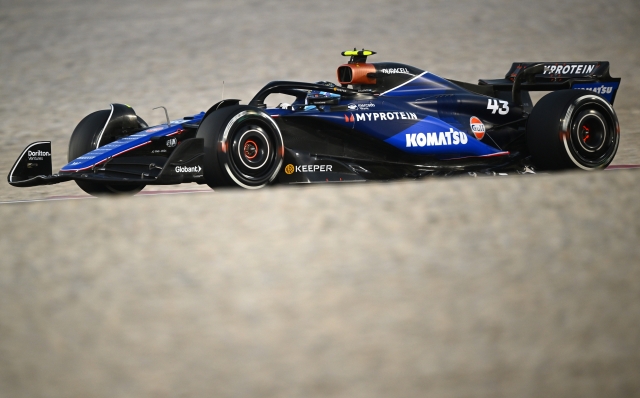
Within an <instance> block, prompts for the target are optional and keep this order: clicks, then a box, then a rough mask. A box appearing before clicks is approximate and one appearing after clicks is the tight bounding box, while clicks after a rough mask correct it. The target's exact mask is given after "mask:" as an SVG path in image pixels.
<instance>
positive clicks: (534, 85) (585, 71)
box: [478, 61, 621, 104]
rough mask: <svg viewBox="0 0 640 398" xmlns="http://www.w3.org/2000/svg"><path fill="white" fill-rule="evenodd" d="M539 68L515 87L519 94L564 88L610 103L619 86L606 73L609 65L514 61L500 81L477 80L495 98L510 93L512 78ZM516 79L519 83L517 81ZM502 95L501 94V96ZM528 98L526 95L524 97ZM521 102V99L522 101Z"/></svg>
mask: <svg viewBox="0 0 640 398" xmlns="http://www.w3.org/2000/svg"><path fill="white" fill-rule="evenodd" d="M537 65H540V66H542V67H540V68H537V72H538V73H535V74H532V75H530V76H527V77H526V80H524V81H522V82H521V83H520V86H519V90H522V91H523V93H522V94H523V96H524V95H525V94H526V93H524V92H525V91H556V90H566V89H578V90H589V91H593V92H595V93H598V94H600V95H601V96H603V97H604V98H605V99H606V100H607V101H608V102H609V103H610V104H613V101H614V100H615V98H616V93H617V91H618V88H619V86H620V80H621V79H620V78H619V77H611V75H610V74H609V62H607V61H597V62H514V63H513V64H512V65H511V69H509V72H507V74H506V75H505V77H504V79H493V80H485V79H481V80H479V81H478V84H479V85H480V86H489V87H491V88H493V90H494V91H495V93H496V96H499V97H502V96H504V92H510V91H512V90H513V85H514V82H516V77H517V76H518V75H519V74H520V73H521V72H523V71H524V70H526V69H527V68H532V67H534V66H537ZM518 80H521V79H520V78H519V79H518ZM501 94H502V95H501ZM526 96H527V97H528V94H526ZM523 99H524V98H523Z"/></svg>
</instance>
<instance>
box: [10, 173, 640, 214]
mask: <svg viewBox="0 0 640 398" xmlns="http://www.w3.org/2000/svg"><path fill="white" fill-rule="evenodd" d="M625 169H640V164H619V165H613V166H609V167H607V170H625ZM213 192H214V191H213V190H212V189H174V190H168V191H142V192H140V193H138V194H136V195H135V196H160V195H179V194H191V193H213ZM82 199H96V198H95V197H93V196H89V195H69V196H49V197H47V198H43V199H24V200H9V201H4V202H0V205H4V204H11V203H33V202H54V201H60V200H82Z"/></svg>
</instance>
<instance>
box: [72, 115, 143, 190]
mask: <svg viewBox="0 0 640 398" xmlns="http://www.w3.org/2000/svg"><path fill="white" fill-rule="evenodd" d="M110 114H111V112H110V111H108V110H102V111H97V112H93V113H92V114H90V115H88V116H86V117H85V118H84V119H82V120H81V121H80V123H78V125H77V126H76V128H75V129H74V130H73V133H72V134H71V139H70V140H69V152H68V155H67V157H68V160H69V162H71V161H73V160H74V159H77V158H79V157H80V156H82V155H84V154H85V153H87V152H91V151H93V150H94V149H96V148H98V147H99V146H102V145H105V144H107V143H108V142H105V140H103V139H101V138H102V137H101V136H100V133H101V132H102V131H103V129H104V127H105V125H106V124H107V122H108V121H109V117H110ZM139 120H140V121H141V123H144V121H143V120H142V119H139ZM144 125H146V123H144ZM98 141H100V142H98ZM76 184H77V185H78V187H80V189H82V190H83V191H85V192H86V193H88V194H89V195H91V196H107V195H118V194H121V195H135V194H137V193H138V192H140V191H141V190H142V189H143V188H144V184H105V183H100V182H95V181H82V180H76Z"/></svg>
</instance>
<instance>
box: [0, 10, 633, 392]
mask: <svg viewBox="0 0 640 398" xmlns="http://www.w3.org/2000/svg"><path fill="white" fill-rule="evenodd" d="M638 17H640V3H638V2H637V1H591V2H581V1H562V2H558V1H538V2H530V1H521V2H512V1H498V0H496V1H489V0H486V1H473V2H472V1H457V2H453V1H428V2H422V1H401V2H389V1H386V2H385V1H349V2H339V1H323V2H301V1H255V2H249V1H234V2H231V1H228V2H226V1H220V2H206V1H185V2H179V3H178V2H169V1H151V0H144V1H137V2H131V1H129V2H125V1H101V2H88V1H86V2H85V1H28V0H27V1H19V2H18V1H6V0H0V94H1V95H0V155H1V156H0V170H2V171H3V172H4V173H5V174H6V173H8V171H9V168H10V167H11V165H12V164H13V162H14V160H15V158H16V157H17V156H18V154H19V153H20V151H21V150H22V149H23V148H24V147H25V146H26V145H27V144H28V143H30V142H32V141H36V140H43V139H46V140H51V141H53V151H54V169H55V168H59V167H61V166H62V165H64V164H65V163H66V152H67V145H68V138H69V136H70V134H71V132H72V130H73V128H74V126H75V125H76V124H77V123H78V121H80V120H81V119H82V118H83V117H84V116H85V115H86V114H88V113H90V112H93V111H95V110H97V109H106V108H107V107H108V104H109V103H110V102H122V103H127V104H129V105H131V106H133V107H134V108H135V109H136V111H137V112H138V114H139V115H140V116H142V117H143V118H144V119H145V120H147V121H148V122H149V123H159V122H161V121H162V120H163V114H162V113H161V112H159V111H153V112H152V111H151V108H153V107H156V106H159V105H164V106H166V107H167V108H168V109H169V112H170V116H172V118H177V117H180V116H184V115H188V114H193V113H196V112H199V111H201V110H206V109H207V108H208V107H209V106H210V105H212V104H213V103H215V102H216V101H218V100H219V99H220V96H221V94H222V93H221V86H222V81H223V80H224V81H225V97H227V98H241V99H243V101H245V102H246V101H248V100H249V99H250V98H251V97H252V95H253V94H254V93H255V92H256V91H257V90H258V89H259V88H260V87H261V86H262V85H264V84H265V83H266V82H268V81H270V80H280V79H290V80H302V81H317V80H335V69H336V67H337V66H338V65H339V64H340V63H342V62H343V59H342V57H340V55H339V52H340V51H342V50H345V49H348V48H353V47H354V46H357V47H359V48H362V47H365V48H368V49H372V50H375V51H377V52H378V55H376V56H375V59H377V60H379V61H382V60H396V61H399V62H405V63H408V64H413V65H416V66H418V67H422V68H425V69H428V70H429V71H432V72H434V73H436V74H439V75H441V76H444V77H449V78H452V79H457V80H463V81H471V82H475V81H477V79H478V78H498V77H502V76H503V75H504V73H505V72H506V71H507V70H508V68H509V66H510V64H511V62H513V61H531V60H534V61H537V60H545V61H580V60H608V61H610V62H611V73H612V75H613V76H616V77H622V85H621V89H620V91H619V93H618V96H617V99H616V104H615V109H616V111H617V112H618V116H619V119H620V123H621V128H622V144H621V147H620V150H619V154H618V156H617V157H616V159H615V161H614V164H629V163H640V128H639V127H637V122H636V121H637V120H638V117H639V116H640V110H639V109H640V108H639V107H638V105H639V104H638V100H637V92H638V91H639V88H640V74H639V73H638V72H640V71H639V69H638V65H640V51H638V46H637V43H636V40H637V37H638V36H640V25H638V24H637V20H638ZM639 184H640V173H638V172H637V171H607V172H602V173H595V174H584V173H576V174H559V175H546V176H533V177H521V178H517V177H513V178H512V177H508V178H488V179H487V178H485V179H477V180H476V179H470V178H465V179H447V180H423V181H419V182H403V183H393V184H367V185H344V186H339V187H336V186H332V187H309V188H279V189H271V190H263V191H260V192H242V191H239V192H216V193H199V194H191V195H173V196H163V197H134V198H129V199H107V200H76V201H62V202H53V203H52V202H46V203H35V204H11V205H7V204H5V205H0V253H2V254H1V257H0V397H5V396H6V397H39V396H46V397H58V396H59V397H75V396H77V397H87V396H97V397H102V396H104V397H114V396H118V397H120V396H122V397H129V396H130V397H141V396H149V397H151V396H153V397H165V396H166V397H175V396H237V397H254V396H274V397H275V396H344V397H347V396H348V397H359V396H362V397H365V396H366V397H372V396H380V397H383V396H385V397H386V396H438V397H448V396H451V397H461V396H478V397H480V396H486V397H499V396H594V397H600V396H632V395H639V394H640V381H639V380H640V379H639V378H638V377H637V375H638V374H640V347H639V341H640V339H638V335H639V330H640V308H639V307H638V306H639V303H640V288H639V286H640V283H639V282H640V275H639V274H638V272H639V271H638V270H639V269H640V268H639V263H640V260H639V258H640V252H639V247H640V246H639V245H638V242H639V237H640V201H639V200H638V194H639V193H640V188H638V187H639V186H640V185H639ZM197 187H198V186H196V185H185V186H182V188H197ZM57 195H82V192H81V191H80V190H79V189H78V188H76V187H75V185H74V184H72V183H66V184H59V185H55V186H48V187H35V188H28V189H17V188H12V187H10V186H9V185H8V184H7V183H6V180H2V181H1V182H0V201H8V200H21V199H40V198H47V197H51V196H57Z"/></svg>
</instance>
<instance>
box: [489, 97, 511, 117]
mask: <svg viewBox="0 0 640 398" xmlns="http://www.w3.org/2000/svg"><path fill="white" fill-rule="evenodd" d="M487 109H490V110H491V114H492V115H495V114H496V111H497V112H498V113H499V114H501V115H506V114H507V113H509V103H508V102H507V101H502V100H497V99H491V98H489V102H488V103H487Z"/></svg>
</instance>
